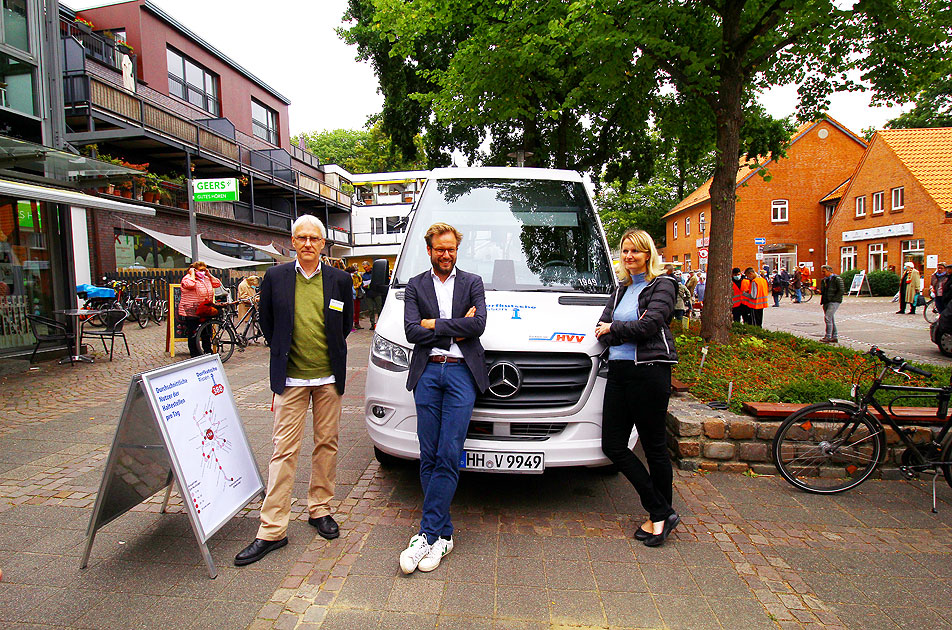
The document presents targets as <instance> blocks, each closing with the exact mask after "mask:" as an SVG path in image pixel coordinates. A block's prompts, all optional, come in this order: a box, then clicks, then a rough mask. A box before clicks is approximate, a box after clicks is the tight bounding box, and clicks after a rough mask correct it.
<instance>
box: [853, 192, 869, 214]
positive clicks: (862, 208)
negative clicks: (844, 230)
mask: <svg viewBox="0 0 952 630" xmlns="http://www.w3.org/2000/svg"><path fill="white" fill-rule="evenodd" d="M853 203H854V207H855V208H856V218H857V219H861V218H863V217H865V216H866V195H861V196H859V197H855V198H854V202H853Z"/></svg>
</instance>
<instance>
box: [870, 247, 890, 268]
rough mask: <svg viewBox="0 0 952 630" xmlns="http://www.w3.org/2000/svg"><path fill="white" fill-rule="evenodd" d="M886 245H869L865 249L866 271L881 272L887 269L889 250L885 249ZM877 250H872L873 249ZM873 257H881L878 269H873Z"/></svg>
mask: <svg viewBox="0 0 952 630" xmlns="http://www.w3.org/2000/svg"><path fill="white" fill-rule="evenodd" d="M886 245H887V243H870V244H869V246H868V247H867V249H866V254H867V261H866V271H867V272H873V271H881V270H883V269H888V268H889V267H888V266H887V265H888V264H889V250H888V249H886ZM874 247H875V248H879V249H875V250H874V249H873V248H874ZM873 256H881V259H880V263H879V267H877V268H876V269H873Z"/></svg>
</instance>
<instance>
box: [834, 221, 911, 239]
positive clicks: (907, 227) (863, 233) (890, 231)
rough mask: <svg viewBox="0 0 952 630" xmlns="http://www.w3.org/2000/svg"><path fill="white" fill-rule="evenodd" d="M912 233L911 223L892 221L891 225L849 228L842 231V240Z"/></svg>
mask: <svg viewBox="0 0 952 630" xmlns="http://www.w3.org/2000/svg"><path fill="white" fill-rule="evenodd" d="M912 233H913V227H912V223H911V222H910V223H894V224H893V225H880V226H879V227H872V228H866V229H864V230H850V231H849V232H843V241H844V242H847V243H849V242H851V241H867V240H869V239H873V238H887V237H889V236H908V235H911V234H912Z"/></svg>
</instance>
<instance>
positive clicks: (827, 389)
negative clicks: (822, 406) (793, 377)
mask: <svg viewBox="0 0 952 630" xmlns="http://www.w3.org/2000/svg"><path fill="white" fill-rule="evenodd" d="M777 397H778V398H779V399H780V402H787V403H807V404H809V403H815V402H821V401H824V400H827V399H829V398H845V399H847V400H849V399H850V398H851V396H850V386H849V384H848V383H845V382H844V381H834V380H803V381H793V382H792V383H787V384H786V385H784V386H782V387H781V388H780V389H779V390H777Z"/></svg>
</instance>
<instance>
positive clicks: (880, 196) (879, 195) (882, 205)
mask: <svg viewBox="0 0 952 630" xmlns="http://www.w3.org/2000/svg"><path fill="white" fill-rule="evenodd" d="M877 200H878V201H879V210H876V201H877ZM885 211H886V191H884V190H880V191H877V192H874V193H873V208H872V212H871V214H873V215H877V214H882V213H883V212H885Z"/></svg>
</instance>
